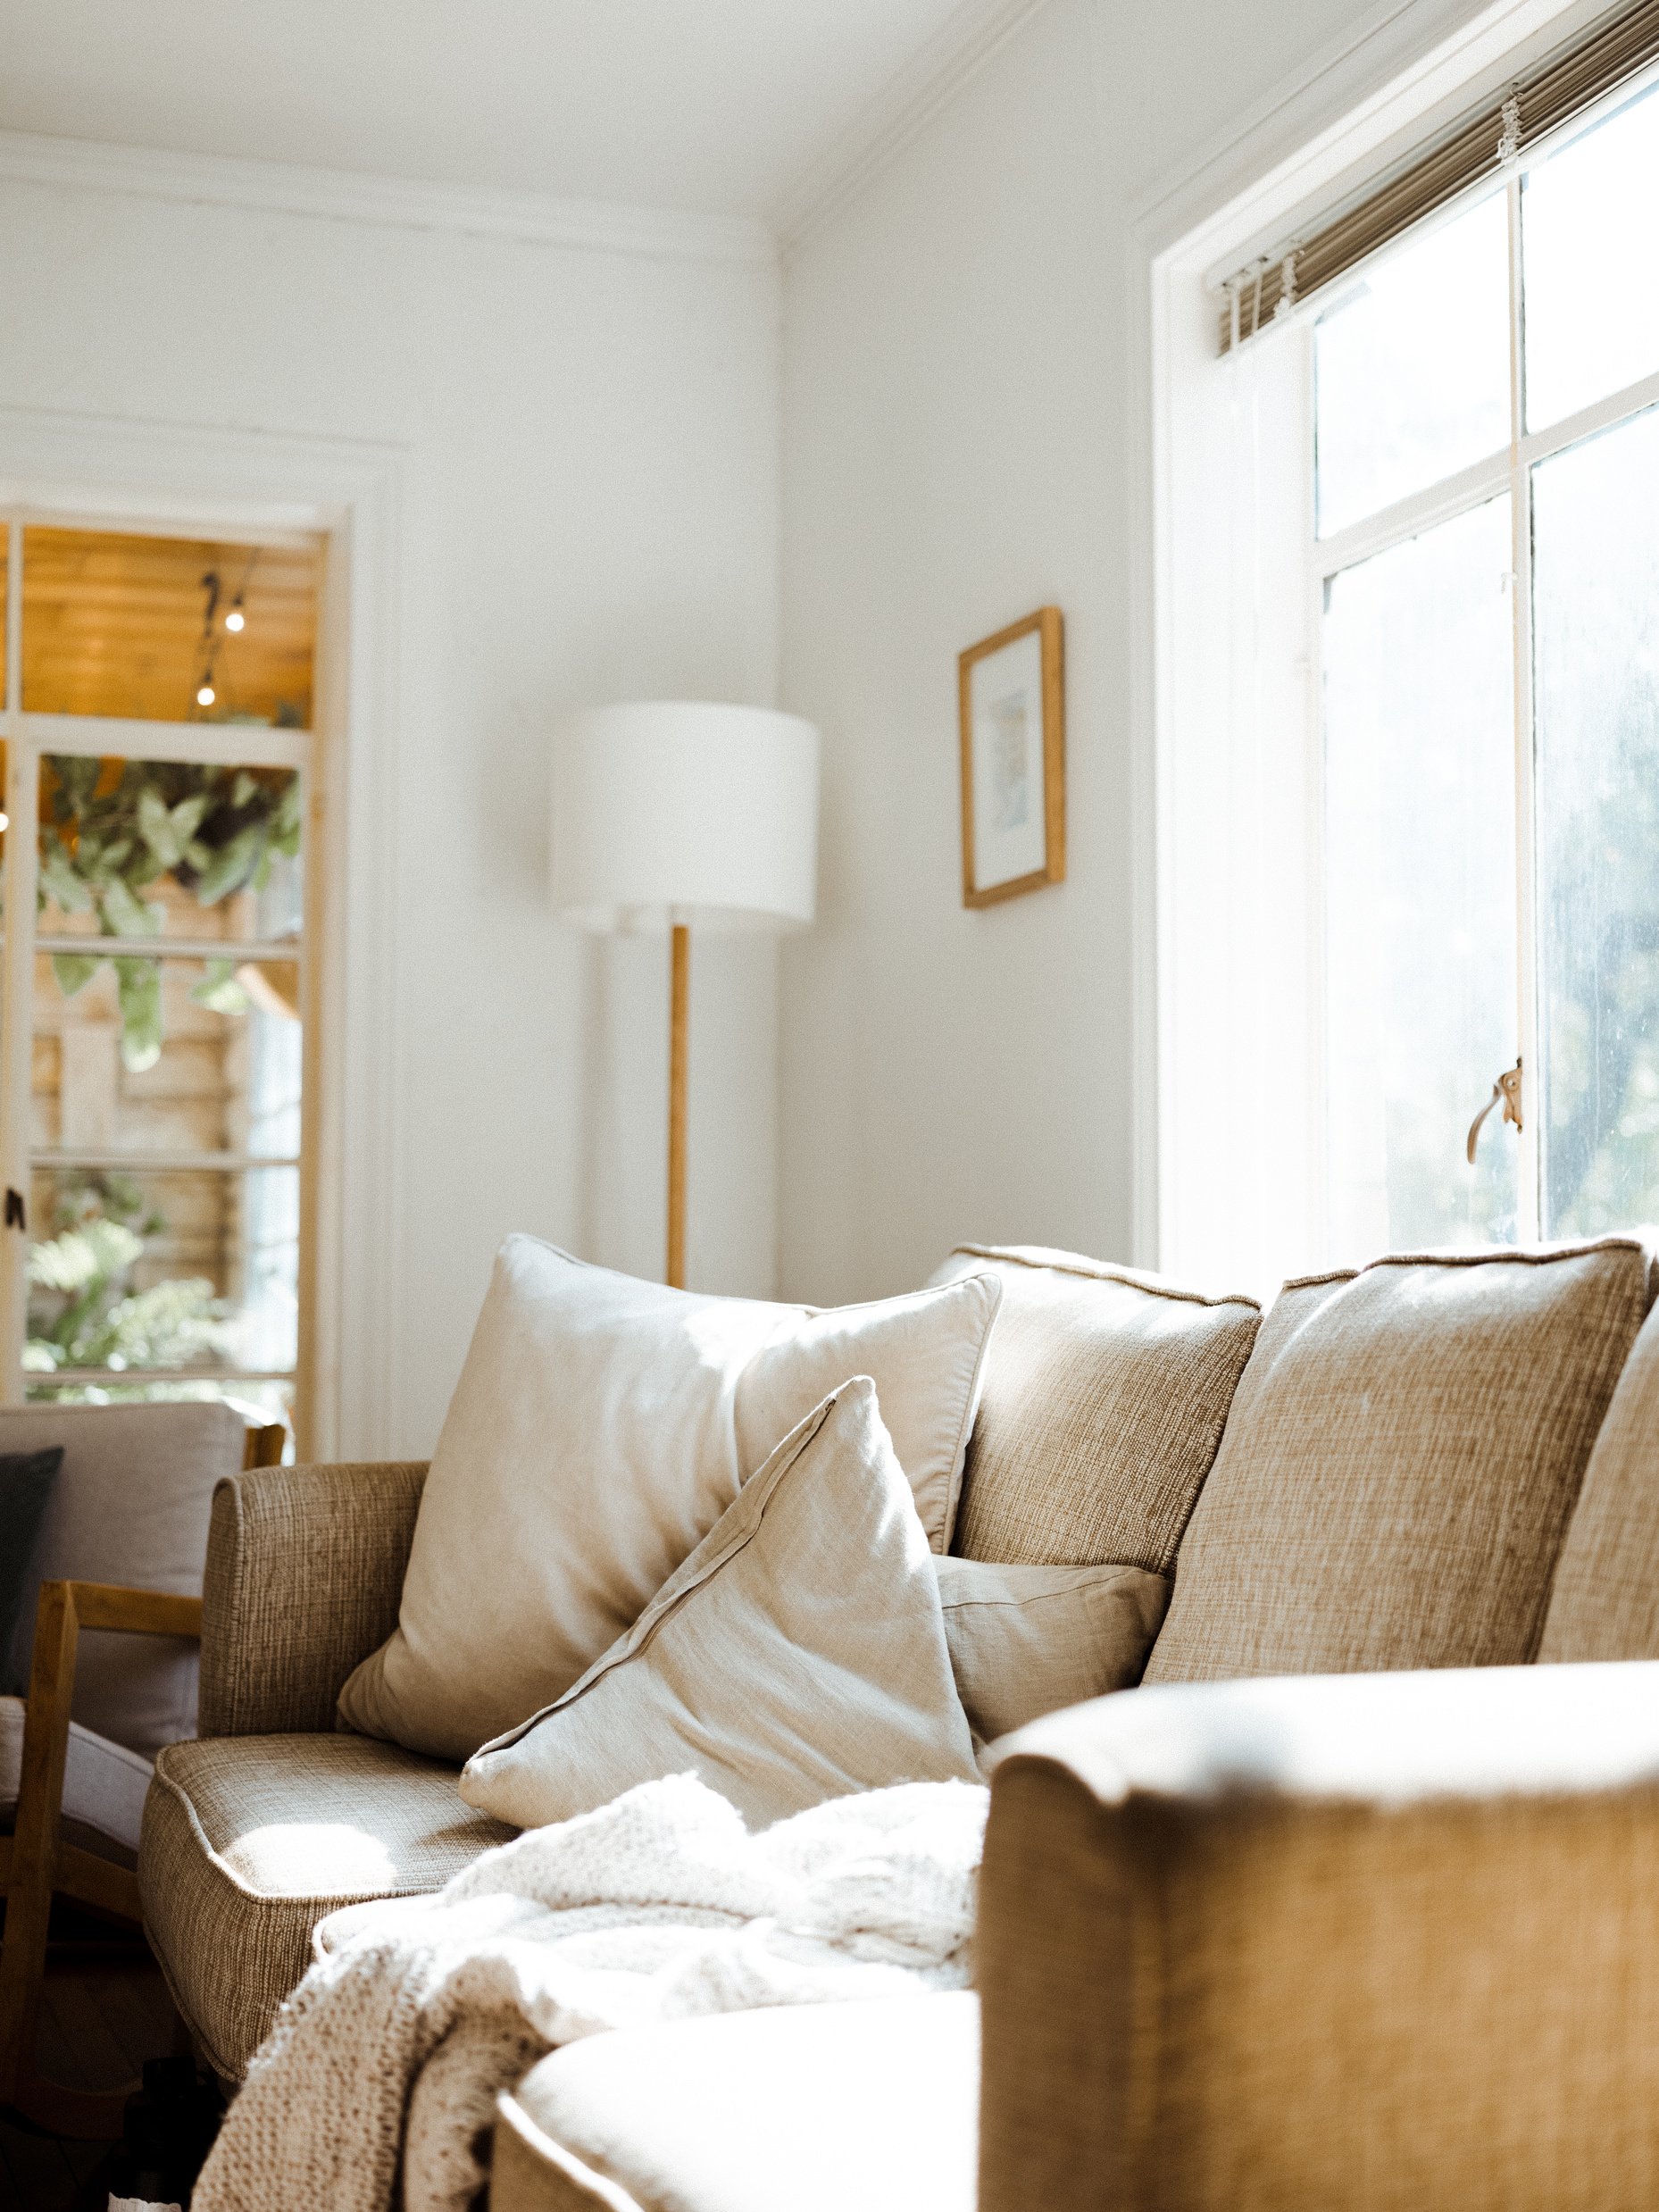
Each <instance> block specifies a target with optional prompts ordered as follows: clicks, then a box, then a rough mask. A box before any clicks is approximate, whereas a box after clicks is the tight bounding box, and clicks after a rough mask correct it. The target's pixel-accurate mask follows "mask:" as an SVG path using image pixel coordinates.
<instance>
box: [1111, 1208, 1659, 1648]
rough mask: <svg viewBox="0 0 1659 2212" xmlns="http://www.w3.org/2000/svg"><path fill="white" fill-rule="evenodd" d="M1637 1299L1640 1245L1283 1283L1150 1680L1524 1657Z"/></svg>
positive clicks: (1378, 1269) (1627, 1342)
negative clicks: (1282, 1289)
mask: <svg viewBox="0 0 1659 2212" xmlns="http://www.w3.org/2000/svg"><path fill="white" fill-rule="evenodd" d="M1647 1298H1648V1280H1647V1258H1646V1253H1645V1251H1644V1249H1643V1248H1642V1247H1641V1245H1640V1244H1638V1242H1636V1241H1635V1240H1632V1239H1627V1238H1609V1239H1606V1240H1604V1241H1602V1242H1600V1243H1597V1244H1593V1245H1579V1246H1557V1247H1554V1248H1538V1249H1537V1250H1534V1251H1524V1252H1523V1251H1509V1252H1502V1253H1490V1254H1482V1255H1464V1256H1455V1257H1432V1256H1430V1257H1424V1258H1413V1257H1399V1258H1392V1259H1387V1260H1380V1261H1378V1262H1376V1263H1375V1264H1374V1265H1371V1266H1369V1267H1366V1268H1364V1269H1363V1270H1361V1271H1360V1272H1359V1273H1355V1274H1342V1275H1333V1276H1328V1277H1324V1278H1321V1279H1318V1280H1313V1281H1306V1282H1302V1283H1292V1284H1288V1285H1287V1286H1286V1289H1285V1290H1284V1292H1283V1294H1282V1295H1281V1296H1280V1299H1279V1301H1278V1303H1277V1304H1276V1305H1275V1306H1274V1307H1273V1310H1272V1312H1271V1314H1270V1315H1268V1317H1267V1320H1266V1321H1265V1322H1264V1323H1263V1327H1262V1332H1261V1335H1260V1337H1259V1339H1258V1340H1257V1343H1256V1348H1255V1353H1254V1355H1253V1356H1252V1358H1251V1361H1250V1365H1249V1366H1248V1368H1247V1369H1246V1373H1245V1375H1244V1379H1243V1381H1241V1382H1240V1384H1239V1387H1238V1397H1237V1398H1236V1400H1235V1401H1234V1406H1233V1411H1232V1415H1231V1418H1230V1420H1229V1422H1228V1424H1227V1434H1226V1437H1225V1439H1224V1440H1223V1441H1222V1444H1221V1450H1220V1452H1219V1453H1218V1455H1217V1457H1216V1462H1215V1465H1214V1467H1213V1470H1212V1472H1211V1474H1210V1478H1209V1480H1208V1482H1206V1483H1205V1487H1204V1492H1203V1495H1202V1496H1201V1497H1200V1498H1199V1500H1198V1504H1197V1507H1196V1509H1195V1511H1194V1514H1193V1517H1192V1521H1191V1523H1190V1525H1189V1527H1188V1531H1187V1534H1186V1537H1185V1539H1184V1540H1183V1542H1182V1545H1181V1549H1180V1560H1179V1562H1178V1565H1177V1568H1176V1574H1175V1594H1174V1597H1173V1598H1172V1599H1171V1605H1170V1610H1169V1615H1168V1617H1167V1618H1166V1620H1165V1621H1164V1624H1163V1630H1162V1632H1160V1634H1159V1637H1158V1640H1157V1642H1156V1643H1155V1645H1154V1646H1153V1650H1152V1657H1151V1659H1150V1660H1149V1661H1148V1663H1147V1666H1146V1681H1147V1682H1180V1681H1199V1680H1204V1679H1206V1678H1212V1677H1216V1676H1222V1675H1231V1674H1336V1673H1347V1672H1351V1671H1358V1670H1362V1669H1365V1668H1375V1667H1382V1668H1393V1667H1412V1666H1502V1665H1509V1664H1513V1663H1518V1662H1520V1661H1522V1660H1527V1659H1530V1658H1531V1657H1533V1656H1534V1653H1535V1652H1536V1650H1537V1648H1538V1637H1539V1633H1540V1632H1541V1630H1542V1628H1543V1624H1544V1612H1545V1607H1546V1604H1547V1602H1548V1598H1549V1586H1550V1578H1551V1575H1552V1574H1553V1573H1554V1570H1555V1558H1556V1554H1557V1552H1558V1551H1559V1549H1560V1548H1561V1542H1562V1539H1563V1535H1564V1533H1565V1531H1566V1525H1567V1522H1568V1519H1569V1516H1570V1515H1571V1512H1572V1508H1573V1505H1574V1502H1575V1500H1576V1499H1577V1498H1578V1494H1579V1486H1580V1482H1581V1481H1582V1480H1583V1475H1584V1469H1585V1465H1586V1463H1587V1462H1588V1458H1589V1455H1590V1448H1591V1446H1592V1445H1593V1444H1594V1442H1595V1440H1596V1431H1597V1430H1598V1429H1599V1427H1600V1426H1601V1423H1602V1416H1603V1415H1604V1414H1605V1412H1606V1409H1607V1403H1608V1400H1609V1398H1611V1397H1612V1395H1613V1385H1614V1384H1615V1382H1616V1381H1618V1377H1619V1371H1620V1369H1621V1367H1622V1365H1624V1361H1625V1358H1626V1356H1627V1355H1628V1353H1629V1351H1630V1346H1631V1345H1632V1343H1633V1342H1634V1341H1635V1339H1636V1335H1637V1331H1638V1330H1639V1329H1640V1327H1641V1325H1642V1321H1643V1317H1644V1315H1646V1310H1647Z"/></svg>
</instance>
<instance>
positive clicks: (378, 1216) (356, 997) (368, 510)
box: [0, 407, 405, 1458]
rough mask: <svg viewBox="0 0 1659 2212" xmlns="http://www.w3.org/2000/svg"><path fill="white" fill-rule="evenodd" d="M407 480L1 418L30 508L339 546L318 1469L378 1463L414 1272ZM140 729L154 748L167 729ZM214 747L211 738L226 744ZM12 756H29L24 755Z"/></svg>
mask: <svg viewBox="0 0 1659 2212" xmlns="http://www.w3.org/2000/svg"><path fill="white" fill-rule="evenodd" d="M403 472H404V455H403V452H402V449H401V448H399V447H395V446H390V445H373V444H370V443H367V442H360V441H353V440H347V439H333V438H298V437H288V436H278V435H275V434H263V433H258V432H240V431H234V430H221V429H214V428H210V427H197V426H194V425H191V424H187V423H171V422H144V421H138V420H133V419H130V418H124V417H111V416H101V415H71V414H67V413H54V412H51V411H48V410H45V409H31V408H22V407H0V487H4V493H5V494H7V495H12V496H19V497H22V498H24V499H26V500H27V501H28V503H29V505H31V506H37V507H46V508H50V507H54V506H59V505H71V506H72V505H74V504H75V502H76V500H77V499H78V500H79V505H80V506H81V507H84V508H87V509H88V510H91V509H94V508H96V512H97V513H100V514H102V515H104V516H108V517H120V516H123V515H127V514H130V515H131V516H132V517H133V518H134V519H135V520H138V521H147V520H148V518H149V517H150V516H152V515H153V514H154V513H155V512H156V511H157V510H158V509H160V508H162V507H163V505H165V506H167V507H168V508H170V509H171V512H172V513H174V515H175V516H182V517H187V518H188V517H191V516H195V515H211V516H213V520H214V523H215V526H216V527H219V528H222V529H225V530H254V532H255V533H257V532H258V530H260V529H262V528H282V529H296V530H308V531H322V532H326V533H327V536H328V553H329V565H328V571H327V573H326V575H325V581H324V619H323V624H322V630H321V637H320V641H319V642H320V664H319V670H318V686H317V691H318V709H317V730H318V736H319V739H320V740H321V742H320V744H319V746H318V761H317V768H316V772H315V773H314V774H313V779H312V783H313V793H312V799H311V817H310V819H311V828H312V833H313V847H312V849H313V852H314V853H318V855H319V857H320V859H321V866H320V867H318V868H315V869H313V870H312V871H310V872H309V877H308V880H309V881H313V882H321V885H322V886H323V887H324V888H323V893H322V899H323V903H324V904H325V905H326V909H327V911H326V913H324V914H321V915H314V914H312V913H311V912H310V911H308V913H307V915H306V924H307V934H308V937H309V938H310V940H311V942H312V944H313V950H314V951H315V952H317V954H318V955H319V957H318V958H316V959H315V960H314V961H313V962H312V963H311V964H309V965H310V966H311V967H312V968H313V970H317V971H320V973H319V974H318V975H317V976H316V982H315V989H316V991H317V996H318V1000H319V1006H320V1011H319V1012H318V1014H317V1016H316V1019H315V1021H314V1023H313V1029H312V1032H311V1033H312V1034H313V1036H314V1037H315V1038H316V1039H317V1040H318V1046H319V1050H318V1055H317V1058H318V1072H319V1078H320V1080H319V1081H318V1082H317V1083H315V1084H310V1083H308V1085H307V1100H308V1107H307V1111H308V1113H314V1114H315V1115H316V1117H317V1119H316V1122H315V1123H314V1124H312V1126H313V1127H314V1128H315V1131H316V1134H317V1139H318V1141H317V1144H316V1147H315V1149H314V1152H313V1169H314V1178H313V1179H314V1181H316V1183H317V1184H318V1186H319V1188H320V1195H321V1219H320V1221H319V1222H318V1223H317V1234H316V1241H315V1248H314V1249H315V1260H314V1265H315V1276H314V1281H315V1301H314V1303H315V1332H316V1341H317V1343H318V1345H319V1346H320V1347H321V1355H322V1356H321V1357H320V1358H319V1360H318V1363H317V1368H316V1372H315V1373H314V1375H313V1378H312V1385H313V1398H314V1434H313V1437H312V1439H311V1440H310V1448H311V1449H312V1450H313V1452H314V1453H315V1454H316V1455H317V1456H318V1457H330V1456H333V1455H335V1454H338V1453H341V1452H345V1453H348V1454H351V1455H354V1456H358V1457H366V1458H373V1457H384V1456H385V1454H386V1453H387V1452H388V1449H389V1448H390V1442H391V1437H392V1427H393V1423H392V1412H393V1406H394V1372H393V1363H394V1359H395V1356H396V1344H397V1342H398V1321H399V1312H400V1300H401V1296H402V1286H403V1281H404V1272H405V1271H404V1267H403V1265H402V1263H401V1250H400V1245H401V1239H400V1236H399V1233H398V1224H399V1223H400V1220H401V1218H402V1215H401V1208H400V1206H399V1202H398V1201H399V1190H398V1184H399V1178H400V1174H401V1164H400V1156H399V1153H398V1148H397V1143H396V1138H397V1133H398V1131H397V1108H396V1101H397V1092H398V1074H399V1069H400V1064H401V1044H400V1039H401V1036H402V1033H403V1031H402V1026H401V1022H402V1008H401V1006H400V1000H399V988H398V986H399V976H398V969H397V961H396V929H395V926H394V920H395V916H394V899H395V896H396V836H397V822H398V814H399V808H398V805H397V799H396V790H395V786H394V782H393V777H392V765H393V760H394V747H395V740H396V713H397V703H398V702H397V694H398V685H397V670H398V649H399V648H398V605H397V599H398V578H399V576H400V575H401V573H402V563H401V561H400V557H399V532H400V510H401V504H402V480H403ZM66 491H67V492H68V493H69V494H70V495H71V497H70V498H69V499H68V500H66V499H65V498H64V494H65V492H66ZM342 640H343V643H344V650H341V649H340V647H341V642H342ZM24 719H25V721H26V722H27V721H28V720H29V719H31V718H27V717H26V718H24ZM46 720H47V722H48V724H49V726H50V727H51V728H52V729H53V730H54V732H55V730H57V729H59V728H61V726H62V725H61V722H60V720H59V718H58V717H55V716H54V717H50V718H46ZM188 727H189V728H190V730H191V732H192V739H193V741H194V738H195V737H196V734H198V733H199V734H204V735H205V734H207V731H206V730H204V729H203V726H202V725H196V724H193V725H188ZM140 728H141V729H142V730H143V731H144V732H145V733H146V739H154V735H155V731H156V728H157V725H154V724H149V723H146V724H142V725H140ZM209 728H210V729H211V730H213V734H215V735H217V734H218V733H219V731H220V730H221V725H210V726H209ZM233 733H234V734H239V736H240V737H241V739H242V740H243V749H244V751H246V749H247V740H249V739H254V740H255V741H256V742H261V743H262V744H263V741H264V740H270V739H280V740H281V741H282V742H284V743H287V742H289V741H291V740H292V739H294V738H295V737H296V736H303V735H304V733H296V732H277V731H271V730H261V729H257V728H251V727H250V728H244V727H242V726H240V725H236V726H233ZM18 749H19V750H20V751H21V752H23V753H24V754H25V755H26V757H32V753H30V752H29V748H24V747H20V748H18ZM319 841H320V842H319ZM21 849H22V850H23V851H25V852H26V851H27V850H28V849H29V847H28V846H27V844H26V845H25V846H24V847H22V848H21ZM348 885H349V897H347V894H346V887H347V886H348ZM313 921H315V922H318V924H319V927H318V928H317V930H316V931H313V930H312V926H311V925H312V923H313ZM22 941H23V939H22V937H21V935H20V938H19V942H20V943H21V942H22ZM348 1136H349V1142H348V1141H347V1139H348ZM309 1142H310V1134H309V1130H308V1134H307V1143H308V1144H309ZM13 1180H15V1178H13ZM308 1180H309V1179H308ZM19 1242H20V1243H21V1240H19Z"/></svg>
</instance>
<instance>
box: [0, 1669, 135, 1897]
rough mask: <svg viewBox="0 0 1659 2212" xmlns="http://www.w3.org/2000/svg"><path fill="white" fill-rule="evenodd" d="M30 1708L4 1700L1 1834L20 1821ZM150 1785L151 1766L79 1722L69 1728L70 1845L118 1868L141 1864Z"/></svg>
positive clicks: (66, 1827) (65, 1808)
mask: <svg viewBox="0 0 1659 2212" xmlns="http://www.w3.org/2000/svg"><path fill="white" fill-rule="evenodd" d="M27 1718H28V1707H26V1706H25V1705H24V1703H23V1700H22V1699H21V1698H0V1831H4V1832H6V1833H8V1834H9V1833H10V1832H12V1830H13V1824H14V1823H15V1821H16V1818H17V1785H18V1777H19V1776H20V1775H21V1773H22V1771H23V1727H24V1724H25V1722H26V1720H27ZM149 1786H150V1762H149V1760H148V1759H146V1758H145V1757H143V1756H142V1755H141V1754H140V1753H139V1752H137V1751H129V1750H128V1749H127V1747H126V1745H125V1744H124V1743H112V1742H111V1741H110V1740H109V1739H108V1737H107V1736H95V1735H94V1734H93V1732H92V1731H91V1729H89V1728H83V1727H82V1726H81V1724H80V1723H79V1721H71V1723H70V1724H69V1749H68V1752H67V1755H66V1757H65V1758H64V1761H63V1799H62V1818H63V1838H64V1841H66V1842H69V1843H78V1844H79V1846H80V1848H81V1849H82V1850H86V1851H91V1852H92V1853H93V1854H94V1855H95V1856H96V1857H98V1858H107V1859H110V1860H112V1861H113V1863H114V1864H115V1865H116V1866H126V1867H129V1868H130V1867H133V1866H137V1865H138V1824H139V1822H140V1820H141V1819H142V1817H143V1815H144V1793H145V1791H146V1790H147V1789H148V1788H149Z"/></svg>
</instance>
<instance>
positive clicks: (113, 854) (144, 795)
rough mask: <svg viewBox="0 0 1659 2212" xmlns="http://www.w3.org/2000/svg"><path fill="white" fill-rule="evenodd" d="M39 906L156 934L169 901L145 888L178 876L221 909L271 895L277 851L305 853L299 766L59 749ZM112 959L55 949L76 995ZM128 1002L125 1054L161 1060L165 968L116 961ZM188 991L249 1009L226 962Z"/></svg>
mask: <svg viewBox="0 0 1659 2212" xmlns="http://www.w3.org/2000/svg"><path fill="white" fill-rule="evenodd" d="M41 765H42V771H43V783H42V792H41V798H42V806H41V813H42V821H41V826H40V903H41V905H42V906H46V903H47V901H48V900H51V901H53V902H55V904H56V905H57V906H59V907H60V908H61V909H62V910H63V912H64V913H65V914H88V913H90V914H96V917H97V921H98V925H99V928H100V930H101V931H103V933H104V935H105V936H108V937H127V938H142V937H159V936H160V935H161V933H162V930H163V923H164V921H165V913H166V910H165V908H164V907H163V906H162V905H161V903H160V902H159V901H158V900H146V898H145V897H144V896H143V894H144V892H145V891H146V889H148V888H149V886H151V885H152V884H154V883H156V882H157V881H160V880H161V879H162V878H163V876H171V878H172V880H173V881H174V882H175V883H177V884H179V886H180V887H181V888H182V889H186V890H188V891H191V892H193V893H194V895H195V897H196V902H197V904H198V905H199V906H217V905H218V903H219V901H220V900H221V899H223V898H228V897H229V896H230V895H231V893H232V892H235V891H239V890H242V889H246V888H249V887H251V888H252V889H254V890H263V889H264V887H265V885H266V883H267V882H268V881H269V880H270V876H271V866H272V864H273V862H274V860H275V859H276V857H277V856H279V855H287V856H290V857H291V856H294V855H295V854H296V853H297V852H298V851H299V839H300V781H299V777H298V775H297V774H296V772H294V771H293V770H292V769H286V768H275V769H271V768H221V767H213V766H210V765H207V764H203V763H198V762H191V761H112V762H104V761H98V760H90V759H83V758H79V757H76V756H73V755H52V756H51V757H50V758H49V759H47V760H46V761H43V763H42V764H41ZM106 957H109V956H107V955H104V956H100V955H98V954H96V953H94V952H91V951H88V952H86V953H79V952H75V953H58V954H55V955H54V958H53V967H54V972H55V973H56V975H57V981H58V987H59V989H61V990H62V991H63V995H64V997H68V998H72V997H74V996H75V994H76V993H77V992H78V991H80V990H83V989H85V988H86V986H87V985H88V983H89V982H90V981H92V978H93V977H94V976H95V975H96V973H97V972H98V970H99V968H100V967H102V966H103V964H104V959H105V958H106ZM110 964H111V966H112V967H113V969H114V971H115V983H116V993H117V997H118V999H119V1002H120V1006H121V1057H122V1059H123V1060H124V1061H125V1062H126V1064H127V1066H128V1067H129V1069H131V1070H132V1072H133V1073H135V1074H138V1073H142V1072H143V1071H144V1070H145V1069H146V1068H148V1067H153V1066H154V1064H155V1062H156V1061H157V1060H158V1059H159V1058H160V1056H161V1050H162V1039H163V1019H162V971H161V965H160V963H159V962H158V961H155V960H153V959H147V958H144V957H141V956H132V955H129V956H121V957H116V958H111V959H110ZM190 996H191V997H193V998H195V999H196V1000H198V1001H199V1002H200V1003H201V1004H202V1005H204V1006H211V1007H213V1010H214V1011H215V1012H216V1013H220V1014H240V1013H243V1012H245V1011H246V1004H247V1001H246V996H245V995H244V993H243V990H242V987H241V985H240V984H239V983H238V982H237V981H236V979H235V976H234V974H233V973H232V971H231V964H230V962H229V961H228V960H214V961H210V962H209V963H208V967H207V973H206V974H205V975H204V977H203V979H202V981H200V982H199V983H197V984H196V986H195V988H194V989H193V990H192V991H191V994H190Z"/></svg>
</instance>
